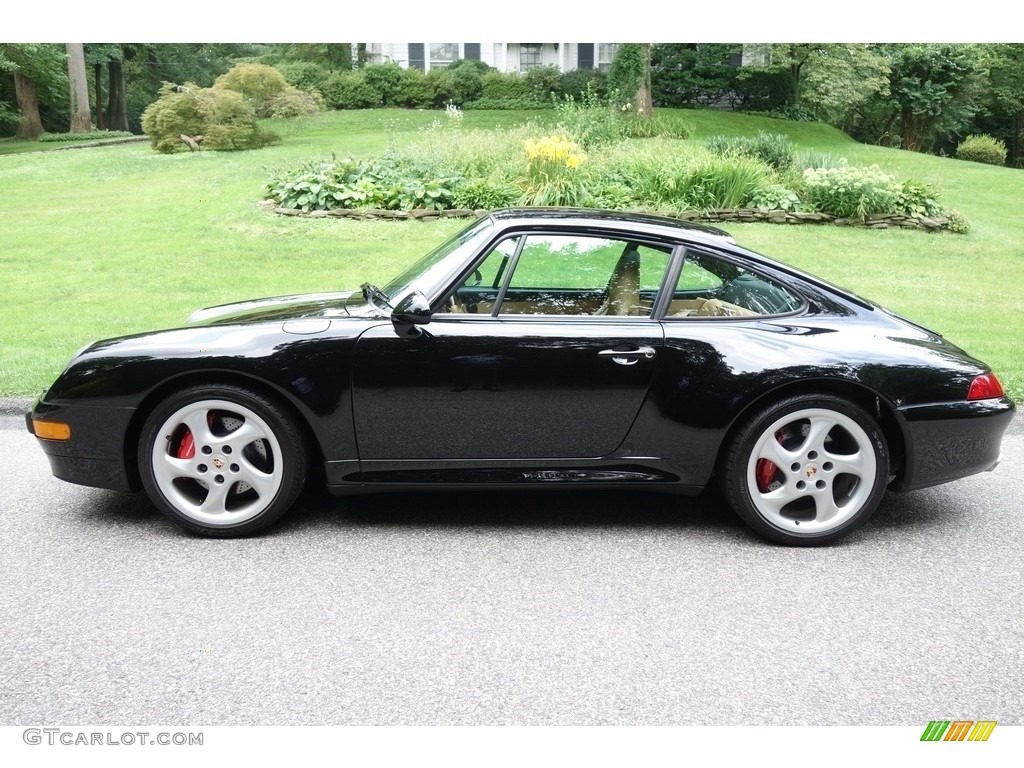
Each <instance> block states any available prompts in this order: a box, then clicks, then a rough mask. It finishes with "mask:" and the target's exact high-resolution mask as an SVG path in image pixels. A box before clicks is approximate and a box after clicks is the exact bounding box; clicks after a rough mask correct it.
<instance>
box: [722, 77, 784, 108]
mask: <svg viewBox="0 0 1024 768" xmlns="http://www.w3.org/2000/svg"><path fill="white" fill-rule="evenodd" d="M793 86H794V81H793V75H792V74H791V73H790V72H789V70H788V69H784V70H767V69H759V68H757V67H740V68H739V69H738V70H737V71H736V78H735V80H734V81H733V87H732V96H733V98H732V101H733V102H734V104H735V106H738V107H739V108H741V109H743V110H746V111H761V112H771V111H772V110H778V109H783V108H785V107H786V105H787V104H789V103H790V102H791V101H792V100H793V91H794V88H793Z"/></svg>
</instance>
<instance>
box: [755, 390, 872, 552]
mask: <svg viewBox="0 0 1024 768" xmlns="http://www.w3.org/2000/svg"><path fill="white" fill-rule="evenodd" d="M877 474H878V462H877V460H876V454H875V450H874V447H873V444H872V440H871V438H870V437H869V436H868V434H867V433H866V432H865V431H864V429H863V428H862V427H861V426H860V425H859V424H857V422H855V421H854V420H853V419H851V418H850V417H848V416H846V415H844V414H842V413H838V412H837V411H834V410H831V409H828V408H805V409H802V410H797V411H793V412H792V413H787V414H786V415H784V416H781V417H780V418H778V419H776V420H775V421H773V422H772V423H771V424H770V425H769V426H768V427H767V428H766V429H765V430H764V431H763V432H762V433H761V435H760V437H759V438H758V439H757V442H756V443H755V444H754V447H753V450H752V451H751V452H750V454H749V456H748V459H747V466H746V476H747V488H748V489H749V493H750V499H751V501H752V502H753V504H754V507H755V508H756V509H757V512H758V513H759V514H760V515H761V516H762V517H763V518H764V520H765V521H766V522H768V523H770V524H771V525H773V526H775V527H777V528H779V529H782V530H785V531H790V532H793V533H799V534H825V533H828V532H829V531H833V530H835V529H837V528H839V527H840V526H842V525H843V524H845V523H846V522H847V521H848V520H849V519H850V518H852V517H853V516H855V515H856V514H857V513H858V512H859V511H860V510H861V509H862V508H863V507H864V505H865V504H866V503H867V502H868V501H869V500H870V499H871V497H872V495H873V493H874V488H875V483H876V479H877Z"/></svg>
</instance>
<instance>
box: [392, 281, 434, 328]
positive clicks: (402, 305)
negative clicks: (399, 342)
mask: <svg viewBox="0 0 1024 768" xmlns="http://www.w3.org/2000/svg"><path fill="white" fill-rule="evenodd" d="M429 322H430V304H429V302H428V301H427V297H426V296H424V295H423V294H422V293H420V292H419V291H413V292H412V293H410V294H409V295H408V296H406V297H405V298H404V299H402V300H401V301H400V302H398V306H397V307H395V310H394V312H392V313H391V323H392V325H394V326H395V332H396V333H397V334H398V335H399V336H405V337H407V338H410V339H412V338H416V337H417V336H419V335H420V334H422V333H423V330H422V329H421V328H419V327H418V326H421V325H426V324H427V323H429Z"/></svg>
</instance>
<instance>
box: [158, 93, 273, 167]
mask: <svg viewBox="0 0 1024 768" xmlns="http://www.w3.org/2000/svg"><path fill="white" fill-rule="evenodd" d="M142 128H143V130H144V131H145V132H146V134H147V135H148V136H149V138H150V143H151V144H152V146H153V148H154V149H155V150H157V151H158V152H174V151H175V150H177V149H184V148H185V145H184V143H183V142H182V141H181V138H180V136H181V134H184V135H186V136H191V137H196V136H202V137H203V143H202V146H203V147H204V148H206V149H216V150H235V149H255V148H257V147H263V146H266V145H267V144H270V143H272V142H274V141H277V136H275V135H274V134H272V133H270V132H268V131H264V130H262V129H260V128H259V126H258V125H257V124H256V115H255V113H254V112H253V109H252V107H251V106H249V105H248V104H247V103H246V102H245V100H244V99H243V98H242V96H241V94H239V93H236V92H235V91H230V90H225V89H222V88H200V87H199V86H197V85H196V84H195V83H186V84H185V85H183V86H177V85H174V84H173V83H164V84H163V87H162V88H161V89H160V98H158V99H157V100H156V101H154V102H153V103H152V104H150V105H149V106H148V107H146V111H145V112H143V113H142Z"/></svg>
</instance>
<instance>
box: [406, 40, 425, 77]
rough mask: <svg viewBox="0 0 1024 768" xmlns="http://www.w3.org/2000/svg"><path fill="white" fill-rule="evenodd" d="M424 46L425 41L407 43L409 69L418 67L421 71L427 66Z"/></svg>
mask: <svg viewBox="0 0 1024 768" xmlns="http://www.w3.org/2000/svg"><path fill="white" fill-rule="evenodd" d="M425 46H426V43H409V69H418V70H419V71H420V72H422V71H424V70H425V69H426V68H427V67H426V64H425V59H426V52H425V51H424V47H425Z"/></svg>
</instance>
